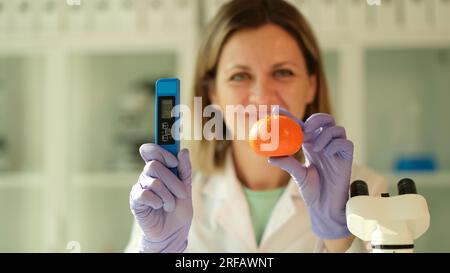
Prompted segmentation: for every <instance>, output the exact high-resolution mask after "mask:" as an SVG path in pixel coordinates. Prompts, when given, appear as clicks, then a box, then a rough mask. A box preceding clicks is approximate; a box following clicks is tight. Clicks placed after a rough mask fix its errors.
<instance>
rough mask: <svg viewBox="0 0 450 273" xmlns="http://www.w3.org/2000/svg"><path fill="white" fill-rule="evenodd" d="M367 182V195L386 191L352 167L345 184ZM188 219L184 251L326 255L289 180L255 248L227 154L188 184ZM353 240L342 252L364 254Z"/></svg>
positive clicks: (133, 246) (136, 238)
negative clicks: (209, 173) (214, 168)
mask: <svg viewBox="0 0 450 273" xmlns="http://www.w3.org/2000/svg"><path fill="white" fill-rule="evenodd" d="M356 179H362V180H364V181H366V182H367V183H368V186H369V194H370V195H378V196H379V195H380V194H381V193H382V192H386V189H387V184H386V182H385V180H384V178H383V177H381V176H380V175H378V174H376V173H375V172H373V171H371V170H369V169H367V168H365V167H362V166H357V165H354V166H353V168H352V176H351V181H354V180H356ZM192 199H193V207H194V217H193V220H192V226H191V229H190V232H189V238H188V247H187V249H186V252H253V253H256V252H326V249H325V247H324V244H323V241H322V240H321V239H320V238H318V237H317V236H316V235H315V234H314V233H313V232H312V230H311V223H310V220H309V216H308V212H307V209H306V206H305V204H304V202H303V199H302V197H301V194H300V193H299V190H298V188H297V185H296V184H295V182H294V181H293V180H292V179H291V180H290V181H289V183H288V185H287V188H286V190H285V191H284V193H283V195H282V196H281V198H280V200H278V202H277V204H276V205H275V207H274V209H273V211H272V214H271V216H270V218H269V221H268V223H267V226H266V230H265V231H264V234H263V237H262V240H261V243H260V245H259V246H258V245H257V243H256V239H255V234H254V232H253V226H252V221H251V216H250V212H249V207H248V203H247V200H246V198H245V195H244V193H243V190H242V185H241V184H240V183H239V181H238V179H237V178H236V174H235V170H234V166H233V162H232V158H231V153H228V155H227V159H226V163H225V167H224V169H223V170H222V171H221V172H218V173H216V174H214V175H212V176H209V177H205V176H203V175H201V174H196V175H194V178H193V182H192ZM141 236H142V233H141V231H140V229H139V227H138V225H137V224H136V223H135V224H134V225H133V231H132V234H131V238H130V241H129V243H128V246H127V248H126V250H125V251H126V252H138V251H139V249H140V247H139V244H140V240H141ZM364 251H366V244H363V242H362V241H360V240H357V239H355V240H354V243H353V244H352V246H351V248H350V249H349V250H348V252H364Z"/></svg>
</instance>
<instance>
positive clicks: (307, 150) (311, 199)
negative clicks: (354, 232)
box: [269, 113, 353, 239]
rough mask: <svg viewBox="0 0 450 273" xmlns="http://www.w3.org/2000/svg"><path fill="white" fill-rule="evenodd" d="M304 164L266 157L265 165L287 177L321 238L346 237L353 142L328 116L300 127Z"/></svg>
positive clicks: (288, 157)
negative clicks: (267, 161) (266, 162)
mask: <svg viewBox="0 0 450 273" xmlns="http://www.w3.org/2000/svg"><path fill="white" fill-rule="evenodd" d="M303 129H304V142H303V146H302V147H303V153H304V155H305V161H306V162H305V164H302V163H300V162H299V161H297V160H296V159H295V158H294V157H292V156H285V157H270V158H269V163H271V164H272V165H274V166H278V167H280V168H281V169H283V170H285V171H287V172H288V173H290V174H291V176H292V177H293V179H294V180H295V182H296V183H297V185H298V187H299V190H300V193H301V195H302V197H303V199H304V201H305V203H306V206H307V208H308V212H309V215H310V218H311V223H312V230H313V232H314V233H315V234H316V235H317V236H319V237H320V238H322V239H338V238H343V237H347V236H350V235H351V233H350V231H349V230H348V228H347V221H346V215H345V206H346V203H347V200H348V192H349V185H350V175H351V170H352V161H353V143H352V142H351V141H350V140H348V139H347V137H346V134H345V129H344V128H343V127H339V126H336V122H335V120H334V118H333V117H332V116H331V115H328V114H322V113H318V114H314V115H312V116H311V117H309V118H308V120H307V121H306V122H305V125H304V128H303Z"/></svg>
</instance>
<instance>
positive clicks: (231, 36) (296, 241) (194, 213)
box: [127, 0, 385, 252]
mask: <svg viewBox="0 0 450 273" xmlns="http://www.w3.org/2000/svg"><path fill="white" fill-rule="evenodd" d="M194 95H195V96H200V97H202V99H203V104H204V106H206V105H209V104H216V105H218V106H220V109H226V106H227V105H243V106H248V105H255V106H260V105H279V106H280V107H282V108H285V109H287V110H288V111H289V112H290V113H291V114H292V115H293V116H295V117H296V118H298V119H301V120H304V121H305V125H304V140H303V146H302V150H301V151H302V152H303V153H298V154H297V155H296V156H295V157H278V158H269V159H267V158H265V157H262V156H259V155H257V154H256V153H255V152H254V151H252V150H251V148H250V146H249V145H248V142H247V141H245V140H244V141H242V140H237V139H236V138H233V140H213V141H206V140H202V141H198V142H197V143H196V145H197V146H196V147H195V148H193V149H192V151H193V156H194V157H193V163H194V164H193V165H194V168H193V169H194V170H195V173H193V172H192V168H191V162H190V159H189V152H188V150H186V149H184V150H182V151H181V152H180V153H179V154H178V158H175V157H174V156H172V155H171V154H169V153H168V152H166V151H164V150H163V149H161V148H160V147H159V146H157V145H155V144H144V145H143V146H142V147H141V149H140V153H141V156H142V157H143V159H144V161H145V162H146V166H145V167H144V170H143V172H142V174H141V176H140V178H139V180H138V182H137V183H136V185H134V187H133V189H132V191H131V194H130V204H131V211H132V213H133V215H134V216H135V219H136V222H137V225H135V230H134V232H133V235H132V238H131V241H130V243H129V246H128V248H127V251H138V250H140V251H144V252H183V251H191V252H314V251H328V252H344V251H349V250H353V249H355V250H357V251H358V250H363V249H357V247H360V246H362V245H361V244H359V245H358V244H357V243H358V242H357V240H355V238H354V237H353V236H352V235H351V233H350V232H349V230H348V228H347V225H346V219H345V204H346V201H347V200H348V189H349V183H350V181H353V180H355V179H363V180H365V181H368V182H369V183H370V184H369V189H370V190H371V194H379V193H381V192H383V190H384V189H385V183H384V180H383V178H382V177H380V176H378V175H376V174H374V173H373V172H371V171H369V170H368V169H366V168H363V167H359V166H354V165H352V157H353V144H352V142H351V141H350V140H348V139H346V135H345V129H344V128H342V127H339V126H337V125H336V124H335V121H334V119H333V117H332V116H331V115H329V114H330V106H329V98H328V90H327V85H326V79H325V74H324V69H323V64H322V59H321V56H320V52H319V47H318V45H317V42H316V40H315V38H314V35H313V33H312V31H311V28H310V27H309V25H308V23H307V22H306V20H305V19H304V17H303V16H302V15H301V14H300V13H299V12H298V11H297V10H296V9H295V8H294V7H292V6H291V5H290V4H288V3H286V2H284V1H278V0H273V1H271V0H267V1H265V0H245V1H239V0H235V1H231V2H229V3H228V4H226V5H225V6H223V7H222V8H221V10H220V11H219V12H218V14H217V15H216V17H215V18H214V19H213V21H212V22H211V23H210V24H209V26H208V29H207V31H206V33H205V36H204V40H203V42H202V44H201V46H200V51H199V54H198V59H197V67H196V74H195V79H194ZM223 117H224V118H223V119H224V124H225V126H226V129H227V130H228V131H229V132H231V134H232V135H234V136H235V133H236V132H235V131H236V128H235V126H233V124H234V123H232V119H233V118H234V117H233V116H232V115H231V114H229V113H228V112H225V113H223ZM246 119H248V115H247V116H246ZM246 121H247V120H246ZM202 122H203V124H205V122H207V120H206V119H204V120H203V121H202ZM303 157H304V160H303ZM303 161H304V162H305V164H303V163H301V162H303ZM171 167H178V170H179V177H175V175H173V174H172V173H171V172H170V171H169V170H168V168H171ZM192 174H193V175H192ZM351 247H352V248H351Z"/></svg>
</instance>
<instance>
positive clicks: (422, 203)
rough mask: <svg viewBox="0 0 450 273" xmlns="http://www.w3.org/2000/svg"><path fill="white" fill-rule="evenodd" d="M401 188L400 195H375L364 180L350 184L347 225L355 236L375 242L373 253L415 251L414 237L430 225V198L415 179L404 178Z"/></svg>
mask: <svg viewBox="0 0 450 273" xmlns="http://www.w3.org/2000/svg"><path fill="white" fill-rule="evenodd" d="M397 189H398V195H397V196H392V197H390V196H389V193H382V194H381V196H380V197H373V196H369V190H368V187H367V184H366V182H364V181H362V180H356V181H354V182H353V183H352V184H351V186H350V199H349V200H348V201H347V206H346V216H347V226H348V228H349V230H350V232H351V233H352V234H353V235H355V236H356V237H358V238H360V239H361V240H363V241H370V242H371V244H372V253H401V252H403V253H408V252H413V250H414V240H415V239H417V238H419V237H420V236H421V235H422V234H424V233H425V231H426V230H427V229H428V227H429V225H430V213H429V211H428V205H427V201H426V200H425V198H424V197H423V196H422V195H420V194H417V190H416V186H415V183H414V181H413V180H412V179H409V178H403V179H401V180H400V181H399V182H398V184H397Z"/></svg>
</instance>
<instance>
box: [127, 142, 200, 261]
mask: <svg viewBox="0 0 450 273" xmlns="http://www.w3.org/2000/svg"><path fill="white" fill-rule="evenodd" d="M139 152H140V154H141V156H142V158H143V159H144V161H145V163H146V164H145V167H144V170H143V171H142V173H141V175H140V176H139V179H138V181H137V183H136V184H135V185H134V186H133V188H132V189H131V193H130V208H131V212H132V213H133V215H134V217H135V219H136V221H137V223H138V224H139V226H140V228H141V229H142V232H143V234H144V236H143V238H142V244H141V252H183V251H184V250H185V249H186V246H187V237H188V233H189V229H190V226H191V222H192V215H193V211H192V178H191V174H192V168H191V162H190V159H189V151H188V150H187V149H183V150H181V151H180V152H179V153H178V159H177V158H176V157H175V156H173V155H172V154H171V153H169V152H168V151H166V150H164V149H163V148H161V147H160V146H159V145H156V144H152V143H147V144H144V145H142V146H141V147H140V149H139ZM174 167H177V169H178V173H179V177H177V176H176V175H174V174H173V173H172V172H171V171H170V170H169V168H174Z"/></svg>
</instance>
